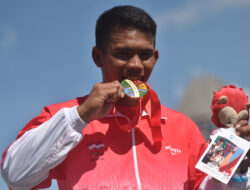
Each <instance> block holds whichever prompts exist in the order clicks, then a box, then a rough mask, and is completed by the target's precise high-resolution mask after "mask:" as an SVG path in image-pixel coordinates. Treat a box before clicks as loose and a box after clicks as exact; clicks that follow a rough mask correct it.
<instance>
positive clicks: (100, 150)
mask: <svg viewBox="0 0 250 190" xmlns="http://www.w3.org/2000/svg"><path fill="white" fill-rule="evenodd" d="M88 149H89V156H90V160H91V161H96V160H98V158H99V157H100V156H102V155H103V154H104V149H105V146H104V144H103V143H96V144H90V145H89V146H88Z"/></svg>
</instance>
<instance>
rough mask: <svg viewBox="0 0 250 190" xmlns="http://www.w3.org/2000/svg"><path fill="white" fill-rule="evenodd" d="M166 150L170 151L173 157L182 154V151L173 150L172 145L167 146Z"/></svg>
mask: <svg viewBox="0 0 250 190" xmlns="http://www.w3.org/2000/svg"><path fill="white" fill-rule="evenodd" d="M165 149H166V150H169V151H170V152H171V155H173V156H174V155H176V154H180V153H181V150H180V149H178V148H172V147H171V145H169V146H165Z"/></svg>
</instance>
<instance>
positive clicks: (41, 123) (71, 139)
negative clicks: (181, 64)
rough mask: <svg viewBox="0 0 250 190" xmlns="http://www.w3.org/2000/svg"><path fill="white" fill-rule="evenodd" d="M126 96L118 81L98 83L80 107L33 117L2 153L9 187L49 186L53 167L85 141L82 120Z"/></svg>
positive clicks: (106, 110)
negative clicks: (83, 139) (50, 114)
mask: <svg viewBox="0 0 250 190" xmlns="http://www.w3.org/2000/svg"><path fill="white" fill-rule="evenodd" d="M123 97H124V93H123V87H122V86H121V84H120V83H119V82H118V81H114V82H111V83H101V84H96V85H95V86H94V87H93V89H92V91H91V93H90V95H89V96H88V98H87V99H86V100H85V101H84V102H83V103H82V104H81V105H80V106H79V107H74V108H63V109H61V110H59V111H58V112H57V113H56V114H55V115H54V116H53V117H51V116H48V115H49V114H48V113H46V112H43V113H42V115H40V116H38V117H36V118H35V119H33V120H32V121H31V122H30V123H29V124H28V125H27V126H26V127H25V128H24V130H22V131H21V133H20V135H19V136H21V137H20V138H18V140H16V141H15V142H14V143H13V144H12V145H11V146H10V147H9V148H8V149H7V150H6V152H5V153H4V155H3V159H2V165H1V167H2V175H3V178H4V179H5V181H6V183H7V184H8V186H9V187H11V188H13V189H19V190H21V189H25V190H27V189H30V188H32V187H34V186H36V185H38V184H40V185H42V187H49V186H50V180H51V176H50V173H51V171H52V169H53V168H55V167H56V166H57V165H59V164H60V163H61V162H62V161H63V160H64V159H65V158H66V156H67V154H68V152H69V151H70V150H72V149H73V148H74V147H75V146H76V145H77V144H78V143H79V142H80V141H81V140H82V138H83V135H82V132H81V131H82V129H83V128H84V127H85V126H86V124H87V123H85V122H83V121H86V122H90V121H92V120H95V119H99V118H102V117H104V116H105V115H106V114H108V113H109V112H110V111H111V109H112V108H113V106H114V104H115V103H116V102H117V101H118V100H119V99H121V98H123ZM48 117H51V118H50V119H48ZM52 173H53V172H52ZM55 173H56V172H55ZM40 185H39V188H41V187H40Z"/></svg>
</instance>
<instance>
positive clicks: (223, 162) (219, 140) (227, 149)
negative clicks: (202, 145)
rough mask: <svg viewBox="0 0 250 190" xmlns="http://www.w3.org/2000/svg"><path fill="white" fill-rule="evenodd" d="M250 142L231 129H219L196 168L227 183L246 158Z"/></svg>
mask: <svg viewBox="0 0 250 190" xmlns="http://www.w3.org/2000/svg"><path fill="white" fill-rule="evenodd" d="M249 147H250V143H249V142H248V141H247V140H245V139H243V138H241V137H239V136H237V135H236V134H235V133H234V132H232V131H230V130H225V129H224V130H219V131H218V132H217V133H216V134H215V135H214V136H213V138H212V141H211V143H210V144H209V146H208V148H207V149H206V151H205V152H204V153H203V155H202V157H201V158H200V160H199V161H198V163H197V164H196V166H195V167H196V168H197V169H199V170H201V171H203V172H205V173H207V174H208V175H210V176H212V177H213V178H215V179H217V180H219V181H221V182H223V183H225V184H227V183H228V182H229V180H230V179H231V177H232V175H233V174H234V172H235V171H236V169H237V168H238V166H239V165H240V163H241V161H242V160H243V159H244V157H245V155H246V154H247V152H248V150H249Z"/></svg>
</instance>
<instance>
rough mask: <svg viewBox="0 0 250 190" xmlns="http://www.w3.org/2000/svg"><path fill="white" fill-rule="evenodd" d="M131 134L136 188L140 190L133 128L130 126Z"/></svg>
mask: <svg viewBox="0 0 250 190" xmlns="http://www.w3.org/2000/svg"><path fill="white" fill-rule="evenodd" d="M131 135H132V148H133V158H134V168H135V176H136V182H137V187H138V190H141V180H140V176H139V170H138V163H137V156H136V142H135V128H132V130H131Z"/></svg>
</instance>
